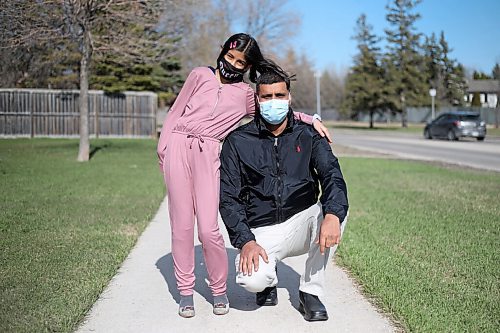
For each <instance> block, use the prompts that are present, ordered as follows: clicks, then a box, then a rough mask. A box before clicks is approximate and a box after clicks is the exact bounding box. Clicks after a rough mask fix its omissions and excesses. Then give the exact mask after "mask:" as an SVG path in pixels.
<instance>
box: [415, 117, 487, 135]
mask: <svg viewBox="0 0 500 333" xmlns="http://www.w3.org/2000/svg"><path fill="white" fill-rule="evenodd" d="M424 137H425V138H426V139H433V138H447V139H448V140H458V139H459V138H462V137H473V138H476V139H477V140H478V141H483V140H484V138H485V137H486V124H485V122H484V121H482V120H481V117H480V116H479V113H477V112H460V111H457V112H448V113H443V114H440V115H439V117H437V118H436V119H435V120H433V121H432V122H430V123H428V124H427V125H426V126H425V128H424Z"/></svg>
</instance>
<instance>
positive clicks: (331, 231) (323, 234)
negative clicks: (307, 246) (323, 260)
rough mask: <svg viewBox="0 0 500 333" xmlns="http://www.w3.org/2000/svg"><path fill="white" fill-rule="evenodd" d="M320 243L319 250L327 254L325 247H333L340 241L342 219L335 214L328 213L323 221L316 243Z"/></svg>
mask: <svg viewBox="0 0 500 333" xmlns="http://www.w3.org/2000/svg"><path fill="white" fill-rule="evenodd" d="M318 243H319V251H320V252H321V254H325V248H327V247H333V246H335V245H336V244H339V243H340V220H339V218H338V217H337V216H335V215H333V214H326V215H325V219H324V220H323V222H321V227H320V229H319V237H318V239H316V244H318Z"/></svg>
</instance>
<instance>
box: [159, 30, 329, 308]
mask: <svg viewBox="0 0 500 333" xmlns="http://www.w3.org/2000/svg"><path fill="white" fill-rule="evenodd" d="M265 68H273V69H275V70H276V69H278V70H281V69H280V68H279V67H278V66H277V65H275V64H274V63H273V62H271V61H269V60H267V59H265V58H264V57H263V56H262V53H261V51H260V49H259V46H258V45H257V42H256V41H255V39H253V38H252V37H251V36H249V35H247V34H236V35H233V36H231V37H230V38H229V39H228V40H227V41H226V42H225V43H224V46H223V47H222V50H221V53H220V55H219V57H218V58H217V67H216V68H211V67H198V68H195V69H193V70H192V71H191V73H190V74H189V76H188V78H187V79H186V82H185V83H184V86H183V87H182V89H181V91H180V93H179V95H178V97H177V99H176V101H175V103H174V104H173V106H172V107H171V109H170V111H169V113H168V117H167V118H166V120H165V122H164V124H163V128H162V131H161V135H160V140H159V142H158V157H159V162H160V169H161V171H162V172H163V175H164V180H165V184H166V185H167V194H168V204H169V213H170V223H171V230H172V257H173V261H174V273H175V278H176V280H177V288H178V289H179V292H180V295H181V300H180V302H179V315H180V316H182V317H186V318H187V317H193V316H194V314H195V312H194V304H193V288H194V284H195V276H194V239H193V235H194V218H195V214H196V218H197V227H198V237H199V240H200V242H201V243H202V248H203V255H204V258H205V263H206V266H207V271H208V280H209V286H210V289H211V290H212V294H213V296H214V302H213V312H214V313H215V314H218V315H222V314H226V313H228V311H229V301H228V299H227V296H226V280H227V274H228V263H227V260H228V259H227V253H226V249H225V246H224V240H223V238H222V235H221V233H220V231H219V227H218V224H217V212H218V208H219V165H220V162H219V153H220V151H219V149H220V142H221V141H222V140H223V139H224V138H225V137H226V135H227V134H228V133H229V132H230V131H231V130H232V129H233V128H234V127H236V126H237V124H238V123H239V122H240V120H241V119H242V118H243V117H245V116H247V115H250V116H253V115H254V114H255V97H254V91H253V90H252V88H251V87H250V86H249V85H248V84H247V83H244V82H243V74H244V73H245V72H246V71H248V70H250V80H251V81H252V82H255V80H256V77H257V73H260V72H262V71H263V70H265ZM295 116H296V118H297V119H299V120H302V121H304V122H306V123H309V124H311V123H313V122H314V126H315V128H316V130H317V131H318V132H319V133H321V134H322V136H324V135H327V136H328V131H327V130H326V127H324V126H323V125H322V124H321V122H320V121H313V117H312V116H309V115H306V114H302V113H296V114H295Z"/></svg>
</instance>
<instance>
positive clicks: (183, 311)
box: [179, 305, 194, 318]
mask: <svg viewBox="0 0 500 333" xmlns="http://www.w3.org/2000/svg"><path fill="white" fill-rule="evenodd" d="M179 316H181V317H183V318H192V317H194V306H192V305H186V306H182V307H181V306H179Z"/></svg>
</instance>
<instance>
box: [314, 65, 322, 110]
mask: <svg viewBox="0 0 500 333" xmlns="http://www.w3.org/2000/svg"><path fill="white" fill-rule="evenodd" d="M314 77H316V113H317V114H318V115H319V116H320V117H321V94H320V81H319V80H320V79H321V72H320V71H316V73H315V74H314Z"/></svg>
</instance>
